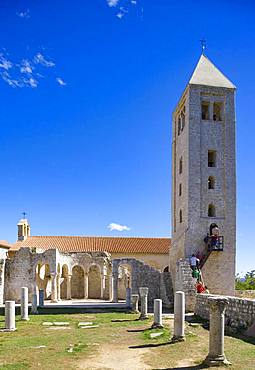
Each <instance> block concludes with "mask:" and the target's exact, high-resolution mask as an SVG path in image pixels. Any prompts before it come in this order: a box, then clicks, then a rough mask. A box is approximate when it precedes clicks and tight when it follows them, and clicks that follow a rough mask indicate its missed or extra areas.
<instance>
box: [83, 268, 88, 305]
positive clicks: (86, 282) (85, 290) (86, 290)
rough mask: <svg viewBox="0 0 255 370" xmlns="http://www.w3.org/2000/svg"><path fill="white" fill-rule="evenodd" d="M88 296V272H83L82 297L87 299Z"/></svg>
mask: <svg viewBox="0 0 255 370" xmlns="http://www.w3.org/2000/svg"><path fill="white" fill-rule="evenodd" d="M88 297H89V273H88V272H85V274H84V298H85V299H88Z"/></svg>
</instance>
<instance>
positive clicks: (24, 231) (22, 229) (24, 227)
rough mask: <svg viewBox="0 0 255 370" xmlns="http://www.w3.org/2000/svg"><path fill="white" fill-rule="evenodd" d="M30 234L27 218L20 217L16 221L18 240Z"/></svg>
mask: <svg viewBox="0 0 255 370" xmlns="http://www.w3.org/2000/svg"><path fill="white" fill-rule="evenodd" d="M28 236H30V225H29V222H28V220H27V218H25V217H24V218H22V219H21V220H19V222H18V240H19V241H22V240H26V239H27V237H28Z"/></svg>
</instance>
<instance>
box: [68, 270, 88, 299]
mask: <svg viewBox="0 0 255 370" xmlns="http://www.w3.org/2000/svg"><path fill="white" fill-rule="evenodd" d="M84 286H85V284H84V269H83V267H82V266H80V265H75V266H73V268H72V278H71V296H72V298H78V299H81V298H84Z"/></svg>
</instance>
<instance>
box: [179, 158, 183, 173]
mask: <svg viewBox="0 0 255 370" xmlns="http://www.w3.org/2000/svg"><path fill="white" fill-rule="evenodd" d="M182 162H183V161H182V157H181V158H180V162H179V174H181V173H182V166H183V163H182Z"/></svg>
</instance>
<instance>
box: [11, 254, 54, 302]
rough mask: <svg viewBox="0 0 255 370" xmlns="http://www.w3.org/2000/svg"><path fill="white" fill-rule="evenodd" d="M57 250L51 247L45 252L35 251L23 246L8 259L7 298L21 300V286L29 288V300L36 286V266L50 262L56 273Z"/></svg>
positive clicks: (52, 269) (52, 270) (51, 268)
mask: <svg viewBox="0 0 255 370" xmlns="http://www.w3.org/2000/svg"><path fill="white" fill-rule="evenodd" d="M56 255H57V251H56V250H55V249H54V250H53V249H49V250H47V251H46V252H44V253H33V252H31V250H30V248H21V249H20V250H19V251H18V252H16V253H15V255H13V257H12V258H7V259H6V265H5V287H4V295H5V300H14V301H16V302H19V301H20V291H21V287H23V286H25V287H27V288H28V293H29V300H30V301H31V298H32V294H33V291H34V289H35V287H36V266H37V264H38V263H42V264H48V265H49V266H50V271H51V272H52V273H54V271H55V266H56Z"/></svg>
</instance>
